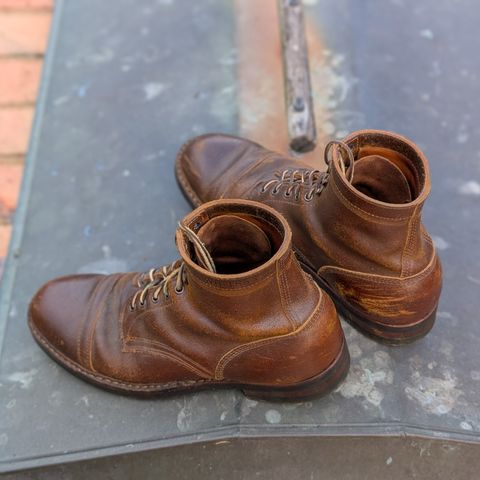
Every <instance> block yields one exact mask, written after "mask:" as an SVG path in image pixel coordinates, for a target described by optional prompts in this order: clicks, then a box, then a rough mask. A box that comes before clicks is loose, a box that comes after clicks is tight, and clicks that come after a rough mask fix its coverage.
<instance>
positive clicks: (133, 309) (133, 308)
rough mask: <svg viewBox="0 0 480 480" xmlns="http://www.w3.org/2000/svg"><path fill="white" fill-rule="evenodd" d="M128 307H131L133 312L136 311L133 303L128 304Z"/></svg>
mask: <svg viewBox="0 0 480 480" xmlns="http://www.w3.org/2000/svg"><path fill="white" fill-rule="evenodd" d="M128 309H129V310H130V311H131V312H134V311H135V307H134V306H133V305H132V304H130V305H129V306H128Z"/></svg>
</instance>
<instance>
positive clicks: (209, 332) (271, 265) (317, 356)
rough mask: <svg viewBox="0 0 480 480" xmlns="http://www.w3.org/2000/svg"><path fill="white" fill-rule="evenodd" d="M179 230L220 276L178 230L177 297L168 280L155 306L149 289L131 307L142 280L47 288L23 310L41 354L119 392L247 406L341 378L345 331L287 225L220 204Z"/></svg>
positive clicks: (130, 276) (111, 278)
mask: <svg viewBox="0 0 480 480" xmlns="http://www.w3.org/2000/svg"><path fill="white" fill-rule="evenodd" d="M182 224H183V225H184V226H186V227H188V228H189V229H191V230H192V231H193V232H195V233H196V234H197V236H198V238H199V239H200V240H201V242H202V243H203V245H204V246H205V247H206V249H207V250H208V252H209V254H210V255H211V258H212V260H213V262H214V263H215V267H216V272H211V271H209V270H207V269H206V268H204V267H203V266H201V264H199V260H198V258H199V255H198V252H197V250H196V248H197V247H196V246H195V245H194V244H192V242H191V241H190V240H189V239H188V238H187V237H186V236H185V234H184V232H183V231H181V230H180V229H179V230H177V234H176V243H177V247H178V250H179V253H180V256H181V261H183V262H184V265H185V281H184V285H183V287H182V288H181V289H179V290H178V291H177V289H176V288H177V287H176V285H175V282H174V281H172V282H171V283H170V284H168V288H167V296H163V294H160V295H159V296H158V300H157V301H155V295H154V294H152V291H151V290H154V288H152V289H150V291H148V293H147V294H146V295H145V297H144V301H143V305H142V302H138V303H135V308H134V309H132V308H131V304H132V300H133V299H134V298H135V294H136V292H138V291H139V288H140V287H139V286H138V285H139V284H138V282H140V284H141V285H144V284H145V282H144V279H145V278H144V275H142V274H139V273H119V274H114V275H72V276H68V277H62V278H58V279H55V280H52V281H51V282H49V283H47V284H46V285H45V286H43V287H42V288H41V289H40V290H39V292H38V293H37V294H36V295H35V297H34V298H33V300H32V302H31V304H30V309H29V323H30V327H31V330H32V333H33V335H34V337H35V339H36V340H37V341H38V342H39V343H40V345H41V346H42V347H43V348H44V349H45V350H46V351H47V353H49V354H50V355H51V356H52V357H53V358H54V359H55V360H56V361H57V362H59V363H60V364H61V365H63V366H65V367H66V368H68V369H69V370H71V371H72V372H73V373H75V374H77V375H79V376H81V377H82V378H84V379H86V380H88V381H91V382H93V383H96V384H98V385H100V386H102V387H105V388H109V389H113V390H118V391H122V392H126V393H138V394H141V393H144V394H148V393H150V394H154V393H165V392H169V391H178V390H185V389H193V388H199V387H205V386H222V385H225V386H229V385H232V386H239V387H241V388H243V389H244V391H246V392H247V393H248V394H250V395H253V396H258V397H267V398H270V397H273V398H290V397H292V398H296V397H303V396H308V395H311V394H320V393H324V392H325V391H327V390H329V389H331V388H333V386H334V385H335V384H336V383H338V381H340V380H341V378H343V376H344V375H345V374H346V372H347V369H348V351H347V349H346V346H345V343H344V336H343V332H342V329H341V326H340V324H339V321H338V318H337V315H336V311H335V308H334V305H333V302H332V301H331V299H330V298H329V296H328V295H327V294H326V293H324V292H322V291H321V290H320V288H319V287H318V286H317V285H316V283H315V282H313V280H312V279H311V277H310V276H309V275H307V274H306V273H304V271H303V270H302V269H301V268H300V266H299V264H298V261H297V259H296V257H295V255H294V254H293V251H292V248H291V231H290V228H289V226H288V224H287V222H286V220H285V219H284V218H283V217H282V216H281V215H279V214H278V213H277V212H276V211H275V210H274V209H272V208H270V207H267V206H265V205H261V204H259V203H256V202H250V201H242V200H225V201H214V202H210V203H207V204H205V205H204V206H202V207H200V208H197V209H196V210H194V211H193V212H192V213H190V214H189V215H188V216H187V217H186V218H185V219H184V220H183V222H182ZM162 275H165V273H163V274H162ZM154 278H157V277H154ZM158 278H160V279H161V278H164V277H162V276H160V277H158ZM137 298H141V297H137Z"/></svg>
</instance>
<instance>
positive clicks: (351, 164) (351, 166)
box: [324, 140, 355, 182]
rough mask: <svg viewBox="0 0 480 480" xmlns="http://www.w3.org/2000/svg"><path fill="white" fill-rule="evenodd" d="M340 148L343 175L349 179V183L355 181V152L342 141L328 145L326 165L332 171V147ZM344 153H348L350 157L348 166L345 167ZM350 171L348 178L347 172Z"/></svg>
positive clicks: (325, 152)
mask: <svg viewBox="0 0 480 480" xmlns="http://www.w3.org/2000/svg"><path fill="white" fill-rule="evenodd" d="M335 145H336V146H338V147H340V158H341V161H340V168H341V169H342V172H343V174H344V175H345V177H346V178H347V180H348V181H349V182H351V181H352V180H353V170H354V166H355V157H354V156H353V152H352V150H351V148H350V147H349V146H348V145H347V144H346V143H345V142H342V141H341V140H332V141H330V142H328V143H327V145H326V147H325V151H324V160H325V163H326V164H327V166H328V168H329V169H330V163H331V162H332V159H331V156H330V152H331V150H332V147H334V146H335ZM342 152H346V153H347V156H348V165H345V160H344V156H343V153H342ZM348 170H349V174H348V176H347V171H348Z"/></svg>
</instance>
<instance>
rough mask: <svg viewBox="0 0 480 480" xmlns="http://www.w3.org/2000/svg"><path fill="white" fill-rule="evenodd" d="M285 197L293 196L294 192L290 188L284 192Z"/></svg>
mask: <svg viewBox="0 0 480 480" xmlns="http://www.w3.org/2000/svg"><path fill="white" fill-rule="evenodd" d="M283 196H284V197H287V198H288V197H291V196H292V192H289V191H288V190H287V191H286V192H285V193H284V194H283Z"/></svg>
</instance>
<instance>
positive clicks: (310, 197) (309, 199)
mask: <svg viewBox="0 0 480 480" xmlns="http://www.w3.org/2000/svg"><path fill="white" fill-rule="evenodd" d="M303 198H304V199H305V200H306V201H307V202H310V201H311V200H312V198H313V195H312V194H310V193H306V194H305V195H304V197H303Z"/></svg>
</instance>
